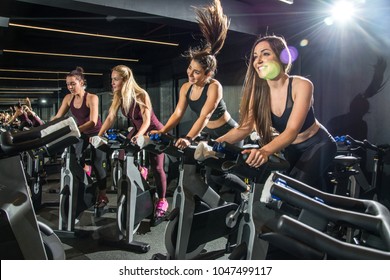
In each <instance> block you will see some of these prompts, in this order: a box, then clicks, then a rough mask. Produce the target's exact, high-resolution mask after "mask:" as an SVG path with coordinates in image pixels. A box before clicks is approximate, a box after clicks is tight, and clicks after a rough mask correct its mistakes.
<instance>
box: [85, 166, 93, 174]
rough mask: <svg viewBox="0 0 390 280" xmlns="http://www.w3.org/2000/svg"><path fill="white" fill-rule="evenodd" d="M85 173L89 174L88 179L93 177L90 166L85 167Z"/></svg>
mask: <svg viewBox="0 0 390 280" xmlns="http://www.w3.org/2000/svg"><path fill="white" fill-rule="evenodd" d="M84 171H85V173H87V175H88V177H91V173H92V166H90V165H85V166H84Z"/></svg>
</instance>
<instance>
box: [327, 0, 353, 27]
mask: <svg viewBox="0 0 390 280" xmlns="http://www.w3.org/2000/svg"><path fill="white" fill-rule="evenodd" d="M354 13H355V5H354V4H353V3H352V1H338V2H336V3H335V4H334V6H333V8H332V11H331V18H332V19H333V20H334V21H337V22H346V21H348V20H350V19H351V18H352V17H353V16H354Z"/></svg>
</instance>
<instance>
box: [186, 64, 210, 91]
mask: <svg viewBox="0 0 390 280" xmlns="http://www.w3.org/2000/svg"><path fill="white" fill-rule="evenodd" d="M187 75H188V81H189V82H190V83H191V84H196V85H199V86H202V85H204V84H205V83H206V81H207V79H209V77H210V73H209V74H207V75H206V74H205V71H204V69H203V68H202V66H201V65H200V64H199V63H198V62H196V61H195V60H191V63H190V65H188V68H187Z"/></svg>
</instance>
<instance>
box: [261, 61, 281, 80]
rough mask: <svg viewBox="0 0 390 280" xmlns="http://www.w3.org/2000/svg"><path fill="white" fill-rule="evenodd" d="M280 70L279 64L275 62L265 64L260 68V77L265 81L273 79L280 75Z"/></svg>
mask: <svg viewBox="0 0 390 280" xmlns="http://www.w3.org/2000/svg"><path fill="white" fill-rule="evenodd" d="M281 69H282V68H281V67H280V64H279V63H277V62H276V61H270V62H266V63H264V65H263V66H262V67H261V73H260V77H261V78H263V79H265V80H272V79H275V78H276V77H277V76H278V75H279V74H280V71H281Z"/></svg>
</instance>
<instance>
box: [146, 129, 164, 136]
mask: <svg viewBox="0 0 390 280" xmlns="http://www.w3.org/2000/svg"><path fill="white" fill-rule="evenodd" d="M162 133H164V132H162V131H161V130H151V131H149V133H148V136H150V135H154V134H162Z"/></svg>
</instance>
